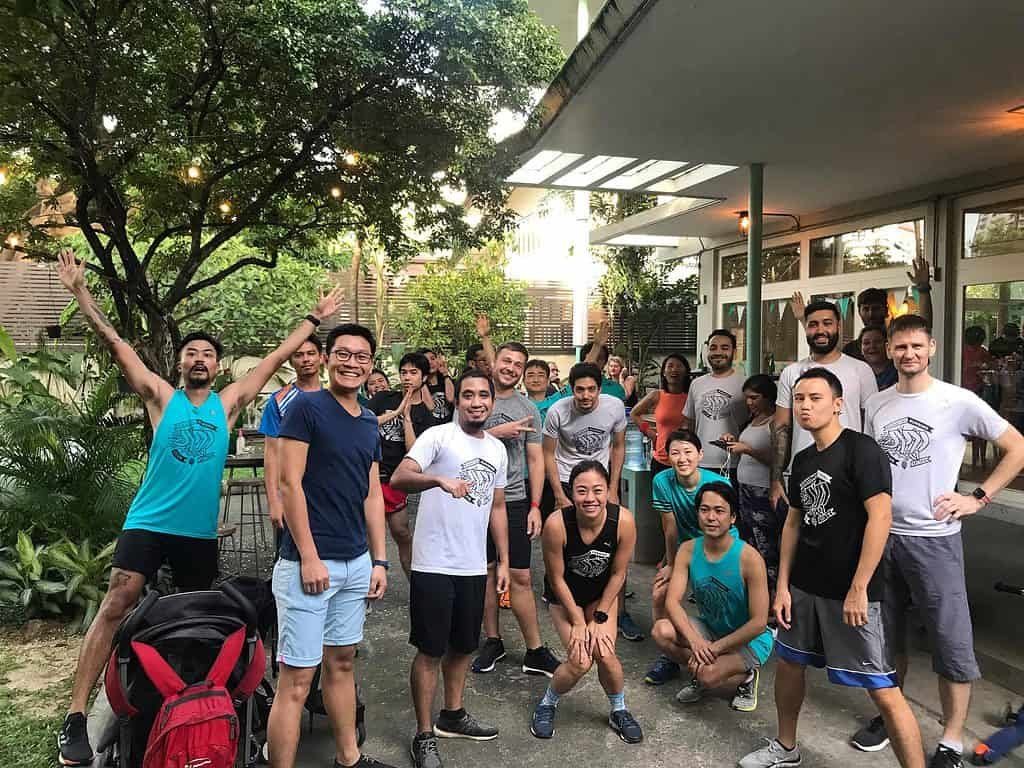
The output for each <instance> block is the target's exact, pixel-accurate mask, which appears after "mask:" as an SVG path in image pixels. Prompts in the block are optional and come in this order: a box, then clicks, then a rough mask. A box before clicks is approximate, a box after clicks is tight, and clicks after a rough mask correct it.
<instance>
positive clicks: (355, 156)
mask: <svg viewBox="0 0 1024 768" xmlns="http://www.w3.org/2000/svg"><path fill="white" fill-rule="evenodd" d="M342 160H344V162H345V165H347V166H349V167H352V166H353V165H356V164H358V163H359V153H357V152H346V153H345V154H344V155H343V156H342Z"/></svg>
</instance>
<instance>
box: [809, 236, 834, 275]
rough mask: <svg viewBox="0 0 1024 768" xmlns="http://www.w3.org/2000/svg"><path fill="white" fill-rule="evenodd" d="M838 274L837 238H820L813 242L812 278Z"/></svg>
mask: <svg viewBox="0 0 1024 768" xmlns="http://www.w3.org/2000/svg"><path fill="white" fill-rule="evenodd" d="M835 273H836V238H834V237H819V238H818V239H817V240H811V277H824V276H825V275H834V274H835Z"/></svg>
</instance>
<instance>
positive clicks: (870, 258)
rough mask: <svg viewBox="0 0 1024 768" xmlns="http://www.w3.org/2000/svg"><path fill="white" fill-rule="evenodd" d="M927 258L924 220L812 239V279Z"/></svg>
mask: <svg viewBox="0 0 1024 768" xmlns="http://www.w3.org/2000/svg"><path fill="white" fill-rule="evenodd" d="M922 255H924V219H914V220H913V221H904V222H902V223H900V224H886V225H885V226H882V227H874V228H872V229H859V230H857V231H855V232H847V233H845V234H842V235H838V236H835V237H821V238H818V239H816V240H811V277H823V276H825V275H834V274H837V273H838V272H839V266H840V265H842V271H843V272H844V273H845V272H866V271H869V270H872V269H884V268H886V267H896V266H901V265H907V266H909V265H910V264H911V263H912V262H913V260H914V258H915V257H916V256H922Z"/></svg>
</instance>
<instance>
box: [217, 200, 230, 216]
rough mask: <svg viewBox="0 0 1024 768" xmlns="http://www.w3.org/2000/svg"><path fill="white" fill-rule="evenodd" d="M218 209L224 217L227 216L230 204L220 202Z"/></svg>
mask: <svg viewBox="0 0 1024 768" xmlns="http://www.w3.org/2000/svg"><path fill="white" fill-rule="evenodd" d="M219 207H220V212H221V213H223V214H224V215H227V214H229V213H231V203H230V202H229V201H227V200H225V201H224V202H222V203H221V204H220V206H219Z"/></svg>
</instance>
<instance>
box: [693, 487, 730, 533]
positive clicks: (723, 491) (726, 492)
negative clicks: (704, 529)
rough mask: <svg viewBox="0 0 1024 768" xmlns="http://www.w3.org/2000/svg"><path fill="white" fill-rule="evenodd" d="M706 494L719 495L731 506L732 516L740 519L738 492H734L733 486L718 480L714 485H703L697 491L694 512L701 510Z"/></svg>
mask: <svg viewBox="0 0 1024 768" xmlns="http://www.w3.org/2000/svg"><path fill="white" fill-rule="evenodd" d="M705 493H717V494H718V495H719V496H721V497H722V498H723V499H725V503H726V504H728V505H729V511H730V512H731V513H732V516H733V517H738V514H737V512H738V509H739V499H738V498H737V497H736V491H735V490H733V487H732V486H731V485H729V484H728V483H723V482H722V481H721V480H716V481H715V482H713V483H707V484H705V485H702V486H701V487H700V490H699V491H697V496H696V498H695V499H694V500H693V508H694V510H699V509H700V503H701V501H702V500H703V499H704V494H705ZM698 519H699V518H698ZM698 526H699V523H698Z"/></svg>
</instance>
